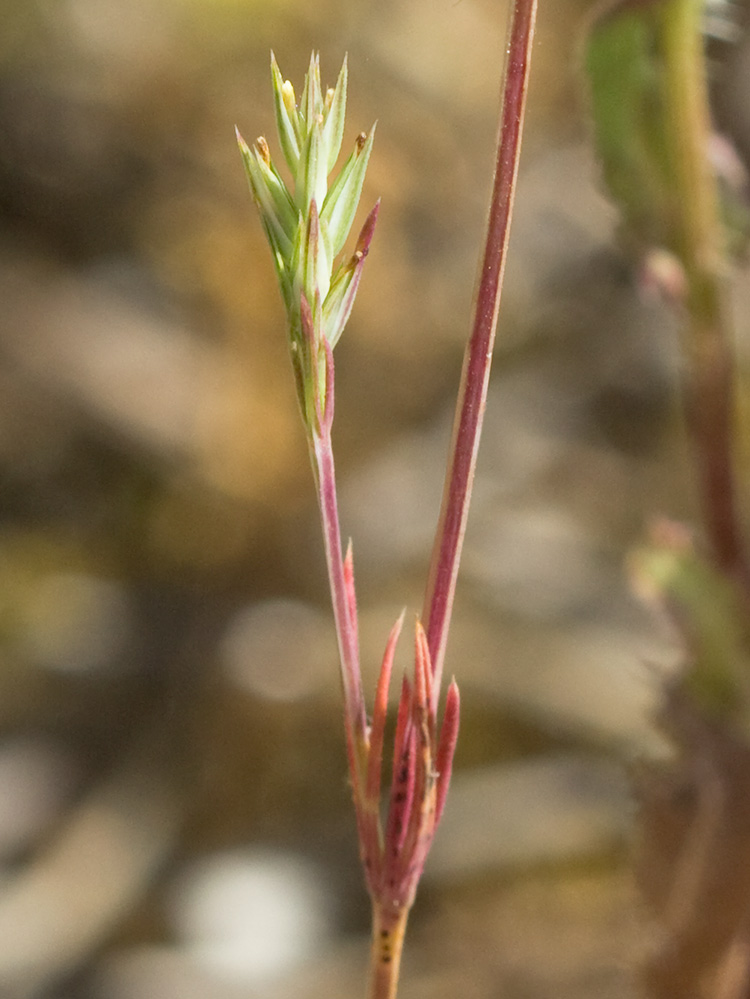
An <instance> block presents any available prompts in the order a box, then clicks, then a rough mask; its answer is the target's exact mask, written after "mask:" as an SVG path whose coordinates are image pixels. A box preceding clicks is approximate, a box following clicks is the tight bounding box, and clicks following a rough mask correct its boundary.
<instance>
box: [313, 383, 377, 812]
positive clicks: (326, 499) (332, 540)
mask: <svg viewBox="0 0 750 999" xmlns="http://www.w3.org/2000/svg"><path fill="white" fill-rule="evenodd" d="M329 391H330V392H332V386H329ZM312 445H313V461H314V469H315V480H316V485H317V487H318V504H319V506H320V517H321V521H322V526H323V541H324V545H325V553H326V563H327V566H328V581H329V584H330V587H331V602H332V604H333V616H334V620H335V623H336V637H337V639H338V646H339V656H340V660H341V682H342V686H343V691H344V720H345V722H346V732H347V749H348V752H349V766H350V771H351V777H352V781H354V782H355V785H356V786H355V787H354V789H353V790H354V796H355V801H359V800H361V793H362V791H363V790H364V776H365V775H364V772H363V768H364V751H363V750H364V746H365V744H366V732H367V727H366V726H367V720H366V717H365V704H364V698H363V696H362V679H361V676H360V670H359V643H358V640H357V620H356V607H353V606H352V604H353V599H352V590H353V579H352V576H351V562H350V561H349V566H348V567H347V566H346V565H345V563H344V559H343V556H342V550H341V533H340V529H339V514H338V501H337V498H336V470H335V467H334V463H333V448H332V446H331V433H330V427H328V426H325V425H324V427H323V429H322V431H321V432H320V433H319V434H317V433H316V434H313V437H312Z"/></svg>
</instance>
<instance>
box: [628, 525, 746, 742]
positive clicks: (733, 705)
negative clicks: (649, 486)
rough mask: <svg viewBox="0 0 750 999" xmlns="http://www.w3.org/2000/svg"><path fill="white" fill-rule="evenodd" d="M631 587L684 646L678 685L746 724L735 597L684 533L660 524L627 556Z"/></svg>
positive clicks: (742, 637) (740, 609)
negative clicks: (673, 628) (650, 539)
mask: <svg viewBox="0 0 750 999" xmlns="http://www.w3.org/2000/svg"><path fill="white" fill-rule="evenodd" d="M631 569H632V576H633V580H634V583H635V586H636V589H637V590H639V591H640V592H641V594H643V595H644V596H645V597H647V598H648V599H649V600H651V601H652V602H655V603H657V604H658V605H660V606H661V607H662V608H663V609H664V610H666V612H667V614H668V615H669V617H670V618H671V619H672V621H673V622H674V623H675V625H676V627H677V628H678V630H679V632H680V634H681V636H682V638H683V640H684V642H685V651H686V664H685V672H684V676H683V683H684V687H685V689H686V690H687V691H689V692H690V694H691V695H692V696H693V698H694V699H695V702H696V703H697V704H698V705H699V706H700V707H701V708H702V709H703V710H704V711H705V712H706V713H707V714H708V715H710V716H713V717H715V718H720V719H722V720H724V721H730V722H734V723H737V724H739V725H740V726H741V727H742V728H750V689H749V688H750V662H748V655H747V624H746V621H745V613H744V606H743V604H742V601H741V598H740V596H739V594H738V592H737V591H736V590H735V588H734V587H733V586H732V584H731V583H730V582H729V580H728V579H727V578H726V577H725V576H724V575H722V574H721V573H720V572H718V571H717V570H716V569H714V568H713V566H711V565H710V564H709V562H708V561H706V560H705V559H704V558H702V557H701V555H700V554H699V553H698V552H696V550H695V548H694V547H693V545H692V543H691V541H690V539H689V537H687V532H685V531H684V529H682V528H679V527H678V526H677V525H674V524H666V525H661V526H660V528H659V529H657V531H656V532H655V537H654V539H653V542H652V544H651V545H649V546H647V547H644V548H642V549H641V550H639V551H637V552H635V553H634V555H633V556H632V557H631Z"/></svg>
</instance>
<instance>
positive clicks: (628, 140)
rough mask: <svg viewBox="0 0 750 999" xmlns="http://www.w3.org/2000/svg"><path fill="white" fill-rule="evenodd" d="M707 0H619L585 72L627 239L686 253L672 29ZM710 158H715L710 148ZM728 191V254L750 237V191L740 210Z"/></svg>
mask: <svg viewBox="0 0 750 999" xmlns="http://www.w3.org/2000/svg"><path fill="white" fill-rule="evenodd" d="M698 2H699V0H617V2H616V3H615V4H613V5H610V6H608V7H607V8H606V9H605V10H604V11H603V12H602V13H601V14H600V15H599V17H598V18H596V19H595V20H594V21H593V22H592V25H591V28H590V31H589V33H588V36H587V38H586V44H585V69H586V76H587V83H588V90H589V104H590V109H591V116H592V122H593V131H594V142H595V145H596V150H597V154H598V156H599V159H600V162H601V168H602V173H603V177H604V181H605V184H606V186H607V188H608V189H609V193H610V194H611V196H612V198H613V200H614V201H615V203H616V204H617V207H618V208H619V210H620V212H621V214H622V220H623V223H624V229H625V233H626V235H627V237H628V238H629V239H631V240H632V241H634V242H635V243H636V244H637V246H638V247H639V248H641V249H652V248H654V247H663V248H665V249H667V250H669V251H670V252H672V253H674V254H676V255H677V256H678V257H679V256H680V255H681V227H682V225H683V222H682V218H683V212H684V209H685V207H686V206H684V205H683V204H681V198H680V183H679V180H678V172H677V171H678V169H679V164H678V162H677V158H678V157H679V156H680V155H681V154H682V153H683V150H681V148H680V137H679V128H678V129H675V127H674V124H675V122H674V114H675V109H674V108H673V107H672V106H671V103H670V98H669V74H670V71H671V69H670V66H669V65H668V44H667V32H668V31H669V30H670V22H671V20H672V19H673V18H674V17H675V16H676V13H677V7H678V5H679V4H684V3H698ZM705 155H706V156H707V157H708V155H709V149H708V148H706V150H705ZM725 194H726V191H725V190H724V189H720V191H719V196H720V198H721V199H722V202H723V211H722V218H723V221H724V225H725V234H724V235H725V238H724V245H725V248H726V250H727V251H728V252H730V253H737V252H738V251H741V250H742V249H743V247H744V246H745V245H746V242H747V235H748V216H747V208H746V203H744V193H743V194H742V195H740V196H739V197H740V201H739V204H740V209H739V210H738V205H737V200H738V194H737V192H736V191H732V192H731V197H732V199H733V200H734V206H733V207H732V208H729V206H728V205H727V204H726V198H725Z"/></svg>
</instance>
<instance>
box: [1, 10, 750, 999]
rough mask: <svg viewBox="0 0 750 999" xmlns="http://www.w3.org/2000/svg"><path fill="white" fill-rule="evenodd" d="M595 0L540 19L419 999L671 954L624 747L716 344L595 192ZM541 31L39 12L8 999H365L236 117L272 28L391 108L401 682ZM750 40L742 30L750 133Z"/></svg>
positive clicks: (33, 83)
mask: <svg viewBox="0 0 750 999" xmlns="http://www.w3.org/2000/svg"><path fill="white" fill-rule="evenodd" d="M586 13H587V11H586V9H585V6H584V4H583V3H579V2H577V0H556V2H555V3H553V4H551V5H542V9H541V12H540V26H539V36H538V44H537V49H536V53H535V63H534V71H533V72H534V76H533V85H532V89H531V96H530V111H529V122H528V132H527V140H526V146H525V153H524V161H523V167H522V177H521V183H520V188H519V198H518V204H517V212H516V223H515V225H516V227H515V230H514V236H513V242H512V258H511V261H510V264H509V267H508V275H507V288H506V295H505V303H504V309H503V314H502V318H501V324H500V326H501V328H500V335H499V344H498V353H499V356H498V358H497V366H496V370H495V374H494V377H493V384H492V388H491V396H490V403H489V407H488V413H487V427H486V438H485V446H484V451H483V455H482V458H481V462H480V474H479V476H478V481H477V490H476V502H475V507H474V511H473V517H472V521H471V528H470V533H469V537H468V539H467V551H466V558H465V566H464V572H463V576H462V579H461V584H460V593H459V601H458V607H457V619H456V625H455V631H454V635H453V639H452V643H451V646H450V649H449V663H448V668H449V670H450V671H451V672H455V674H456V676H457V678H458V680H459V683H460V684H461V686H462V691H463V695H464V703H465V709H464V710H465V714H464V725H463V730H462V735H461V743H460V748H459V753H458V759H457V775H456V781H455V796H454V800H453V803H452V804H451V803H449V807H448V814H447V816H446V822H445V827H444V829H443V830H442V833H441V836H440V838H439V841H438V843H437V844H436V850H435V856H434V858H433V861H432V864H431V866H430V868H429V871H428V877H427V879H426V883H425V885H424V891H423V893H422V896H421V897H420V901H419V903H418V905H417V908H416V910H415V913H414V917H413V930H412V933H413V939H412V941H411V943H410V949H409V951H408V955H407V959H406V963H405V982H404V990H403V992H404V997H409V996H413V997H415V999H417V997H421V996H425V997H427V996H430V997H431V999H435V997H438V996H442V995H446V996H448V995H455V994H457V993H459V992H460V994H461V995H464V996H466V997H471V999H474V997H476V999H492V997H495V996H500V995H502V996H504V997H519V999H520V997H524V999H541V997H546V996H555V997H556V999H559V997H561V996H568V995H569V996H571V997H572V996H576V997H578V999H585V997H587V996H591V997H594V996H596V997H602V996H606V997H613V999H616V997H620V996H623V997H624V996H631V995H633V994H634V987H633V968H634V965H635V963H636V962H637V955H638V953H639V952H640V951H641V948H642V946H643V941H644V939H645V936H647V933H646V931H645V930H644V927H643V925H642V924H641V923H640V921H639V919H638V913H637V906H636V904H635V903H634V900H633V896H632V891H631V888H630V883H629V878H628V874H627V846H628V842H629V837H630V825H631V823H630V810H629V803H628V792H627V782H626V777H625V769H626V764H627V763H628V762H629V761H630V760H631V759H632V758H633V757H634V756H636V755H638V754H640V753H642V752H646V751H648V752H650V751H653V750H654V749H655V748H658V747H655V738H654V736H653V735H652V732H651V727H650V724H649V717H648V715H649V710H650V707H651V702H652V696H653V695H652V689H651V681H650V675H649V674H650V669H651V668H652V666H653V665H654V664H664V663H668V662H669V661H670V660H671V659H672V658H673V655H674V653H673V650H672V649H671V647H670V643H669V641H668V637H667V636H664V635H663V634H662V633H661V632H660V631H659V630H658V628H657V627H656V626H655V624H654V623H653V622H651V620H650V619H649V617H648V616H647V615H646V613H645V612H644V611H643V610H642V609H641V608H640V607H638V605H637V604H636V603H635V601H634V600H633V599H632V598H631V597H630V595H629V593H628V590H627V585H626V581H625V579H624V574H623V558H624V555H625V553H626V551H627V550H628V548H629V546H630V545H631V544H632V543H633V542H634V541H635V540H636V539H638V538H639V537H640V536H641V532H642V530H643V526H644V523H645V520H646V518H647V517H648V516H649V515H650V514H651V513H654V512H662V513H667V514H669V515H671V516H678V517H686V518H688V519H689V518H690V515H691V510H692V498H691V489H690V477H689V473H688V470H687V467H686V463H685V449H684V445H683V443H682V439H681V436H680V433H679V427H678V421H677V412H678V410H677V404H676V400H675V393H674V388H675V385H674V383H675V371H676V364H677V362H676V358H675V342H674V337H675V330H674V329H673V325H672V323H671V322H670V321H669V318H668V316H667V315H666V314H665V312H664V311H663V309H661V307H660V306H658V305H657V304H656V303H654V302H648V301H644V300H643V298H642V297H640V296H639V295H638V292H637V288H636V281H635V278H634V276H633V273H632V270H631V268H630V266H629V264H628V262H627V261H625V260H624V258H623V257H622V256H621V255H620V252H619V251H618V249H617V246H616V239H615V229H616V223H615V219H614V217H613V215H612V212H611V210H610V209H609V207H608V206H607V204H606V202H605V201H604V200H603V199H602V198H601V197H600V195H599V194H598V193H597V188H596V171H595V167H594V165H593V163H592V160H591V155H590V152H589V148H588V142H587V133H586V128H585V115H584V108H583V102H582V100H581V98H580V96H579V88H578V84H579V80H578V76H577V74H578V51H579V32H580V27H581V25H582V23H583V20H584V18H585V15H586ZM504 18H505V11H504V9H503V7H502V5H496V4H493V3H491V2H490V0H459V2H457V3H456V2H454V0H446V2H444V3H439V4H435V3H434V2H431V3H429V4H428V3H427V2H425V0H409V2H401V0H383V2H381V3H378V4H368V3H365V2H364V0H350V2H346V3H344V2H336V0H324V2H322V3H319V4H316V5H314V6H312V5H309V4H303V3H299V2H297V0H284V2H279V0H277V2H275V3H268V2H262V0H214V2H212V3H198V2H197V0H155V2H154V0H152V2H146V0H132V2H131V3H128V4H125V3H123V2H120V0H67V2H60V3H55V4H48V3H43V2H41V0H33V2H28V0H23V2H22V0H5V3H4V5H3V6H2V8H0V302H2V308H0V477H1V480H0V481H1V488H0V581H1V582H2V589H0V626H1V628H2V631H1V632H0V634H1V636H2V644H1V645H0V720H1V722H2V733H1V739H0V864H2V867H0V995H2V996H3V999H5V997H8V999H25V997H29V999H31V997H35V996H43V995H49V996H53V997H56V999H74V997H75V999H78V997H86V999H131V997H132V999H136V997H137V999H171V997H172V996H174V997H177V996H179V997H180V999H186V997H190V996H193V995H195V996H198V995H201V996H205V995H206V994H211V995H212V996H214V997H216V999H222V997H224V996H226V997H228V999H234V997H236V999H242V997H248V999H249V997H255V996H263V997H269V999H271V997H277V996H278V997H280V999H281V997H285V996H291V995H294V996H296V997H299V996H303V997H306V996H310V997H313V996H316V997H320V999H322V997H324V996H325V997H330V999H336V997H338V996H341V997H343V996H351V995H356V994H359V990H360V984H359V983H360V980H361V975H362V970H363V965H364V959H365V934H366V930H367V909H366V903H365V899H364V893H363V890H362V888H361V887H360V880H359V874H358V870H357V858H356V846H355V841H354V834H353V823H352V818H351V815H350V813H349V809H348V801H347V798H348V795H347V789H346V785H345V779H344V759H343V752H342V739H341V734H340V732H339V706H338V681H337V676H336V665H335V649H334V643H333V636H332V628H331V624H330V619H329V615H328V605H327V598H326V593H325V584H324V576H323V565H322V558H321V551H320V543H319V539H318V534H317V529H316V521H315V510H314V501H313V496H312V491H311V489H310V482H309V466H308V462H307V457H306V455H305V452H304V446H303V439H302V434H301V432H300V429H299V427H298V417H297V413H296V410H295V401H294V395H293V389H292V383H291V378H290V373H289V370H288V361H287V357H286V350H285V345H284V340H283V332H282V325H281V321H282V315H281V307H280V303H279V298H278V294H277V289H276V287H275V283H274V278H273V274H272V270H271V264H270V261H269V259H268V254H267V252H266V248H265V246H264V245H263V237H262V232H261V229H260V225H259V224H258V222H257V219H256V218H255V216H254V213H253V207H252V204H251V202H250V198H249V195H248V192H247V189H246V184H245V180H244V177H243V174H242V169H241V164H240V161H239V157H238V154H237V151H236V147H235V145H234V141H233V127H234V125H235V124H237V125H239V127H240V129H241V130H242V132H243V133H244V134H245V136H246V138H248V139H251V138H253V137H254V136H255V135H256V134H260V133H264V134H267V135H269V136H270V135H271V134H272V121H271V113H270V109H271V103H270V99H269V85H268V54H269V49H270V48H271V47H273V48H274V50H275V52H276V54H277V57H278V59H279V61H280V64H281V66H282V70H283V71H284V72H285V74H287V75H288V76H290V77H291V78H292V79H293V81H294V82H295V83H296V84H297V85H298V86H299V85H300V84H301V80H302V77H303V75H304V70H305V67H306V64H307V60H308V58H309V52H310V50H311V49H312V48H313V47H314V48H316V49H319V50H320V51H321V60H322V66H323V74H324V76H325V77H326V79H328V80H333V79H334V78H335V74H336V72H337V70H338V66H339V63H340V60H341V58H342V57H343V54H344V52H347V51H348V53H349V60H350V101H349V115H348V121H349V131H348V133H347V136H348V137H347V140H345V141H352V140H353V138H354V136H355V135H356V133H357V132H358V131H360V130H361V129H363V128H368V127H369V126H370V124H371V123H372V122H373V121H374V120H375V119H378V133H377V140H376V146H375V152H374V155H373V159H372V165H371V168H370V173H369V179H368V184H367V186H366V189H365V192H364V196H363V202H364V206H368V205H369V204H370V203H372V202H373V201H374V200H375V198H377V197H382V200H383V206H382V211H381V218H380V223H379V228H378V232H377V234H376V240H375V244H374V248H373V251H372V253H371V256H370V259H369V260H368V267H367V270H366V273H365V277H364V281H363V285H362V289H361V292H360V296H359V301H358V305H357V309H356V310H355V314H354V317H353V319H352V321H351V324H350V327H349V329H348V330H347V333H346V336H345V337H344V340H343V341H342V344H341V346H340V347H339V348H338V349H337V362H338V365H337V414H336V445H337V449H338V450H337V455H338V464H339V472H340V483H341V501H342V517H343V524H344V530H345V531H346V532H347V533H351V535H352V536H353V538H354V545H355V556H356V559H357V562H356V565H357V578H358V585H359V596H360V603H361V612H362V635H363V658H364V661H365V663H366V668H367V671H368V675H367V680H368V682H372V679H373V676H374V670H375V668H376V663H377V661H378V658H379V655H380V650H381V647H382V644H383V641H384V638H385V636H386V634H387V630H388V628H389V626H390V623H391V622H392V620H393V618H394V617H395V616H396V615H397V614H398V612H399V610H400V608H401V607H402V606H403V605H404V604H406V605H408V607H409V610H410V612H413V611H415V610H417V609H418V607H419V603H420V599H421V591H422V587H423V580H424V575H425V570H426V564H427V559H428V556H429V544H430V537H431V532H432V530H433V524H434V520H435V516H436V510H437V504H438V501H439V492H440V483H441V476H442V471H441V467H442V461H443V457H444V453H445V448H446V445H447V434H448V429H449V426H450V412H451V408H452V398H453V394H454V392H455V388H456V384H457V380H458V372H459V367H460V358H461V352H462V342H463V337H464V335H465V332H466V329H467V324H468V315H469V309H470V304H471V292H472V286H473V281H474V267H475V260H476V256H477V252H478V240H479V238H480V236H481V229H482V219H483V212H484V203H485V196H486V193H487V191H488V188H489V182H490V168H491V158H492V143H493V138H494V132H495V124H494V114H495V108H496V103H497V93H498V87H499V79H500V73H501V57H502V52H503V47H504V32H505V26H504ZM740 52H741V50H740V49H734V48H733V49H731V50H730V49H728V50H727V51H726V52H722V53H720V55H721V58H722V59H723V62H722V63H721V65H722V66H724V67H725V70H726V71H725V72H724V74H723V75H722V76H721V88H720V96H721V98H722V103H721V106H722V108H723V109H724V111H723V114H724V116H725V119H726V124H725V127H731V125H732V123H733V122H736V121H737V114H736V106H735V105H736V104H737V102H736V101H735V102H734V104H733V100H732V95H733V92H734V91H733V86H734V83H733V81H736V80H737V79H739V78H740V75H741V73H742V72H744V68H743V67H744V65H746V62H747V60H745V62H744V63H743V62H742V60H741V57H740V55H739V54H738V53H740ZM740 103H741V102H740ZM733 107H735V113H734V117H733V112H732V108H733ZM738 127H739V126H738ZM272 145H273V143H272ZM738 313H739V315H740V322H739V323H738V325H739V328H740V333H742V315H743V313H742V303H741V302H740V303H738ZM402 662H403V665H404V666H405V665H406V664H407V662H408V650H407V649H406V645H405V648H404V650H402ZM264 934H265V936H264Z"/></svg>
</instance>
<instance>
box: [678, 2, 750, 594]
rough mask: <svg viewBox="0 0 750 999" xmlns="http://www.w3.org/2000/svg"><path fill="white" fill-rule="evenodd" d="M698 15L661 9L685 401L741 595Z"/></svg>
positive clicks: (726, 337) (727, 364)
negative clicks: (682, 298) (681, 289)
mask: <svg viewBox="0 0 750 999" xmlns="http://www.w3.org/2000/svg"><path fill="white" fill-rule="evenodd" d="M702 14H703V5H702V3H701V2H700V0H673V2H672V3H670V4H669V5H668V6H667V8H666V10H665V19H666V20H665V35H664V37H665V51H666V65H667V87H668V106H669V109H670V113H669V118H668V120H669V122H670V124H671V146H672V152H673V163H674V171H675V176H676V179H677V188H678V189H677V192H676V197H677V199H678V204H679V205H680V209H681V211H680V226H681V231H680V232H679V233H678V234H677V235H678V248H679V253H680V257H681V259H682V263H683V266H684V268H685V274H686V278H687V285H688V292H687V310H688V334H687V341H686V350H685V354H686V364H687V370H686V389H685V405H686V411H687V414H686V415H687V422H688V427H689V431H690V434H691V437H692V442H693V447H694V449H695V456H696V470H697V476H698V489H699V493H700V503H701V508H702V516H703V522H704V527H705V531H706V536H707V540H708V543H709V545H710V548H711V551H712V554H713V557H714V560H715V562H716V564H717V565H718V566H719V567H720V568H721V569H722V570H724V571H725V572H726V573H727V574H728V575H729V576H731V577H732V578H734V579H735V580H737V581H738V582H740V583H741V584H742V585H743V586H744V587H745V589H746V590H748V589H750V575H749V574H748V567H747V563H746V559H745V551H744V546H743V541H742V535H741V528H740V523H739V519H738V516H737V495H736V492H737V489H736V481H735V473H734V463H733V455H732V439H733V425H734V417H735V413H734V400H735V385H734V352H733V348H732V343H731V337H730V329H729V319H728V313H727V304H726V301H725V294H724V288H723V278H722V272H723V271H724V270H725V268H726V260H725V251H724V247H723V246H722V222H721V218H720V214H719V203H718V192H717V187H716V180H715V178H714V176H713V172H712V169H711V166H710V163H709V160H708V150H709V139H710V134H711V124H710V112H709V105H708V90H707V83H706V70H705V56H704V52H703V38H702V34H701V17H702Z"/></svg>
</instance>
